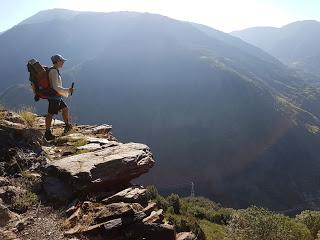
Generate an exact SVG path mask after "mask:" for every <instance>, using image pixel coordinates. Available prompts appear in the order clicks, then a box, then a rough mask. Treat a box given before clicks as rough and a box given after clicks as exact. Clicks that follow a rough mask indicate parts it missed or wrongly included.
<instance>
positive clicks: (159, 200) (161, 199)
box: [155, 195, 169, 211]
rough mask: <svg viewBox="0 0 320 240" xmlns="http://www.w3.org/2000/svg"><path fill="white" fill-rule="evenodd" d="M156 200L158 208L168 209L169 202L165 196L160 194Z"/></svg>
mask: <svg viewBox="0 0 320 240" xmlns="http://www.w3.org/2000/svg"><path fill="white" fill-rule="evenodd" d="M155 202H156V204H157V206H158V208H162V209H163V210H164V211H167V209H168V207H169V203H168V201H167V200H166V199H165V198H164V197H162V196H160V195H158V196H157V197H156V199H155Z"/></svg>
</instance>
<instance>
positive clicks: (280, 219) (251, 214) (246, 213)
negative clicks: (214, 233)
mask: <svg viewBox="0 0 320 240" xmlns="http://www.w3.org/2000/svg"><path fill="white" fill-rule="evenodd" d="M227 239H232V240H311V239H313V238H312V236H311V233H310V231H309V229H308V228H307V227H306V226H305V225H304V224H301V223H298V222H296V221H295V220H293V219H290V218H289V217H286V216H284V215H281V214H276V213H273V212H270V211H268V210H266V209H263V208H257V207H251V208H247V209H244V210H238V211H236V212H235V213H234V214H233V216H232V219H231V221H230V222H229V226H228V238H227Z"/></svg>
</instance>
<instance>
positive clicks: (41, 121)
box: [37, 117, 65, 127]
mask: <svg viewBox="0 0 320 240" xmlns="http://www.w3.org/2000/svg"><path fill="white" fill-rule="evenodd" d="M37 122H38V125H39V126H40V127H44V126H46V119H45V118H44V117H38V118H37ZM64 125H65V123H64V122H63V121H61V120H58V119H52V126H64Z"/></svg>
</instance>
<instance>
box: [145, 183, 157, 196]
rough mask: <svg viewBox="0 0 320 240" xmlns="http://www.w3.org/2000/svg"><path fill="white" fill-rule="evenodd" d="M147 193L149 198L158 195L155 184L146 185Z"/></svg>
mask: <svg viewBox="0 0 320 240" xmlns="http://www.w3.org/2000/svg"><path fill="white" fill-rule="evenodd" d="M147 195H148V198H149V199H156V198H157V197H158V196H159V193H158V190H157V188H156V187H155V186H153V185H151V186H147Z"/></svg>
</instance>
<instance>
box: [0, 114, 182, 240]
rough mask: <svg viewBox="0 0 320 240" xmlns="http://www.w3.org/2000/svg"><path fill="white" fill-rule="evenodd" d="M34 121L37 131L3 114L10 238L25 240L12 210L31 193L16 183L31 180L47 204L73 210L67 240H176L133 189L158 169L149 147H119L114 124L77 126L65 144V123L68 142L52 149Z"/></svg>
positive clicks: (3, 188) (0, 188)
mask: <svg viewBox="0 0 320 240" xmlns="http://www.w3.org/2000/svg"><path fill="white" fill-rule="evenodd" d="M33 121H34V122H33V123H32V127H30V126H31V125H30V123H28V122H27V121H26V120H25V119H23V118H22V117H21V116H20V115H18V114H15V113H13V112H8V111H1V118H0V130H1V131H0V141H1V144H2V145H1V149H0V150H1V153H2V158H1V159H0V167H1V166H2V168H1V172H0V176H1V175H2V176H4V177H0V207H1V209H0V212H1V214H0V215H1V216H3V217H2V221H1V226H0V228H1V229H2V230H3V231H2V232H4V233H6V234H5V235H6V236H9V235H10V236H15V237H17V236H18V235H19V231H22V229H24V227H21V226H22V225H23V224H22V225H21V218H20V217H19V215H18V214H16V213H14V212H12V211H10V210H11V209H14V208H13V207H12V206H13V205H12V203H11V202H12V201H15V200H16V198H17V197H19V196H20V195H25V194H28V193H29V190H26V189H23V187H21V186H24V185H23V184H22V185H21V184H20V185H19V186H15V184H14V183H13V182H15V181H9V180H8V179H9V178H10V176H15V177H16V178H18V179H19V177H21V176H23V175H28V177H30V178H32V179H33V180H32V181H34V179H35V178H36V179H40V180H41V188H40V189H41V190H40V195H41V196H42V197H44V201H46V202H47V204H55V205H56V204H57V203H59V207H60V208H61V207H62V208H64V209H66V211H65V220H64V223H63V225H62V227H61V231H62V232H63V235H64V238H61V239H68V238H70V237H81V236H83V235H85V236H86V237H87V238H88V239H91V238H92V239H96V237H97V236H101V237H102V238H103V239H113V240H115V239H118V240H121V239H136V240H139V239H141V240H142V239H150V240H151V239H154V240H158V239H159V240H164V239H166V240H171V239H172V240H175V239H176V231H175V228H174V226H172V225H170V224H168V223H167V222H166V220H165V218H164V215H163V210H162V209H159V208H158V207H157V204H156V203H154V202H151V201H150V200H149V199H150V197H149V196H148V191H147V189H145V188H144V187H143V186H135V185H132V184H131V181H132V180H133V179H135V178H137V177H139V176H141V175H142V174H144V173H146V172H148V171H149V170H150V169H151V168H152V167H153V166H154V164H155V161H154V159H153V155H152V153H151V151H150V149H149V147H148V146H146V145H144V144H140V143H121V142H119V141H117V139H116V138H115V137H114V136H113V135H112V133H111V130H112V126H110V125H106V124H103V125H99V126H90V125H77V126H75V127H74V129H73V131H72V132H71V133H70V134H68V135H65V136H62V135H61V133H62V127H63V123H62V122H60V121H55V122H54V125H53V132H54V134H55V135H58V136H59V135H60V136H59V137H57V139H56V140H54V141H52V142H46V141H45V140H44V139H43V137H42V136H43V131H44V118H43V117H39V116H36V115H34V118H33ZM4 156H5V157H4ZM18 190H19V191H18ZM40 195H39V196H40ZM67 204H68V206H67ZM39 207H40V205H39V206H38V208H39ZM24 211H26V210H25V209H24ZM37 211H38V210H36V212H37ZM15 221H16V222H15ZM9 222H11V223H10V224H9ZM32 222H33V221H31V223H30V224H31V225H32ZM35 222H37V224H39V221H35ZM28 224H29V223H28ZM17 226H18V227H17ZM19 226H20V227H19ZM23 226H24V225H23ZM10 227H13V230H12V231H11V230H10ZM1 236H2V235H1ZM17 239H18V238H17ZM48 239H50V238H48Z"/></svg>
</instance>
